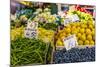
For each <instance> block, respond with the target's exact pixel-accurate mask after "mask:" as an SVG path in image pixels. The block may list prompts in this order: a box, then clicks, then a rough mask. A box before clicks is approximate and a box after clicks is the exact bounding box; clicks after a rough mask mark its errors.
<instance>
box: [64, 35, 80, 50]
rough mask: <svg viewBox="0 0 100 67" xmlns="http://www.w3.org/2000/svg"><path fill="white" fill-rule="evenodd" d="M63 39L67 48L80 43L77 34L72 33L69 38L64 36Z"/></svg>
mask: <svg viewBox="0 0 100 67" xmlns="http://www.w3.org/2000/svg"><path fill="white" fill-rule="evenodd" d="M63 41H64V46H65V48H66V50H69V49H71V48H74V47H76V46H77V44H78V43H77V39H76V36H75V35H71V36H69V37H67V38H64V39H63Z"/></svg>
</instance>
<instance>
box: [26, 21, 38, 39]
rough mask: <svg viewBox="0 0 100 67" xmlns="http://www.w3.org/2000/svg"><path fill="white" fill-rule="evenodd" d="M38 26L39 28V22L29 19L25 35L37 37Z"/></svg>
mask: <svg viewBox="0 0 100 67" xmlns="http://www.w3.org/2000/svg"><path fill="white" fill-rule="evenodd" d="M37 28H38V23H36V22H30V21H29V22H28V24H27V27H26V29H25V32H24V35H25V37H26V38H36V37H37V35H38V31H37Z"/></svg>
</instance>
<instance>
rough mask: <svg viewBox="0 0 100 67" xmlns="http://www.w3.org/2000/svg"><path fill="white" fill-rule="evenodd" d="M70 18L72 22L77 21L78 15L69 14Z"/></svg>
mask: <svg viewBox="0 0 100 67" xmlns="http://www.w3.org/2000/svg"><path fill="white" fill-rule="evenodd" d="M71 19H72V22H77V21H79V17H78V15H77V14H74V15H72V16H71Z"/></svg>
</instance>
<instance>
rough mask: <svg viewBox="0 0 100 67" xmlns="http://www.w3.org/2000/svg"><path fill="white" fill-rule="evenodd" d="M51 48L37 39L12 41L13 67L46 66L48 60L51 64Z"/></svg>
mask: <svg viewBox="0 0 100 67" xmlns="http://www.w3.org/2000/svg"><path fill="white" fill-rule="evenodd" d="M49 46H50V45H49ZM49 46H48V44H46V43H44V42H42V41H41V40H37V39H28V38H20V39H16V40H15V41H11V66H20V65H29V64H32V65H34V64H46V63H47V60H48V59H49V61H48V62H49V63H50V61H51V60H50V58H48V54H49V57H50V54H51V50H50V51H49V50H48V48H49ZM48 51H49V52H48Z"/></svg>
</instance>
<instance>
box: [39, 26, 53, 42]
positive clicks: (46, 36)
mask: <svg viewBox="0 0 100 67" xmlns="http://www.w3.org/2000/svg"><path fill="white" fill-rule="evenodd" d="M53 37H54V31H52V30H46V29H44V28H38V38H39V39H41V40H43V41H44V42H46V43H48V42H52V41H53Z"/></svg>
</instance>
